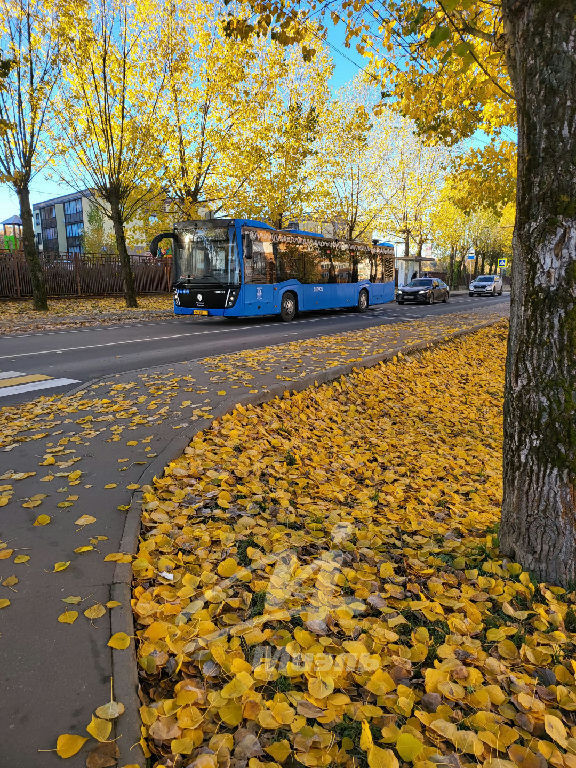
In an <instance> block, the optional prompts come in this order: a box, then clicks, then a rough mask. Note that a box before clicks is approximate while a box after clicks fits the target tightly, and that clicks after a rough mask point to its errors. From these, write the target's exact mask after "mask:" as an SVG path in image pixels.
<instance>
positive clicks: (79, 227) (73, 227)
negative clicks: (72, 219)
mask: <svg viewBox="0 0 576 768" xmlns="http://www.w3.org/2000/svg"><path fill="white" fill-rule="evenodd" d="M83 234H84V224H80V223H77V224H66V237H81V236H82V235H83Z"/></svg>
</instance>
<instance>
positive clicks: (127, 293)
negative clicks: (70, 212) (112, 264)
mask: <svg viewBox="0 0 576 768" xmlns="http://www.w3.org/2000/svg"><path fill="white" fill-rule="evenodd" d="M109 204H110V214H111V216H112V223H113V225H114V235H115V237H116V248H117V249H118V255H119V256H120V264H121V265H122V278H123V280H124V299H125V300H126V306H127V307H137V306H138V300H137V298H136V285H135V283H134V273H133V272H132V264H131V262H130V256H129V255H128V249H127V248H126V234H125V232H124V222H123V221H122V213H121V211H120V204H119V202H118V200H117V199H115V198H111V199H110V200H109Z"/></svg>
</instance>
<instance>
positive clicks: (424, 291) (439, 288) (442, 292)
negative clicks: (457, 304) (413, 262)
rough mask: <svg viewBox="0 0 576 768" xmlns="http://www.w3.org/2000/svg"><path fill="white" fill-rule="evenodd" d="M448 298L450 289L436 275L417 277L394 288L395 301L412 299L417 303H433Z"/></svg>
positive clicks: (402, 301)
mask: <svg viewBox="0 0 576 768" xmlns="http://www.w3.org/2000/svg"><path fill="white" fill-rule="evenodd" d="M449 298H450V289H449V288H448V286H447V285H446V283H444V282H443V281H442V280H438V278H436V277H417V278H415V279H414V280H410V282H409V283H408V285H403V286H402V287H401V288H397V289H396V301H397V302H398V304H404V302H406V301H413V302H417V303H419V304H434V302H436V301H443V302H444V303H446V302H447V301H448V299H449Z"/></svg>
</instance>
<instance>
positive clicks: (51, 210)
mask: <svg viewBox="0 0 576 768" xmlns="http://www.w3.org/2000/svg"><path fill="white" fill-rule="evenodd" d="M41 211H42V218H43V219H55V218H56V208H55V207H54V206H53V205H46V206H45V207H44V208H42V209H41Z"/></svg>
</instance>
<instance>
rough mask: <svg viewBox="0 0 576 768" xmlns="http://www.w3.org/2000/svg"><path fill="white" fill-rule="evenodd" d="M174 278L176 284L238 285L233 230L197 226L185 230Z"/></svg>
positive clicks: (237, 267) (238, 263) (236, 254)
mask: <svg viewBox="0 0 576 768" xmlns="http://www.w3.org/2000/svg"><path fill="white" fill-rule="evenodd" d="M176 277H177V280H178V281H182V280H184V281H186V282H194V283H196V282H200V283H220V284H222V285H239V284H240V262H239V259H238V249H237V247H236V238H235V235H234V228H233V227H227V226H225V227H222V226H220V227H218V226H210V225H208V226H202V225H200V226H197V227H193V228H191V229H189V230H188V231H184V232H183V233H182V235H181V246H180V248H179V254H178V268H177V275H176Z"/></svg>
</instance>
